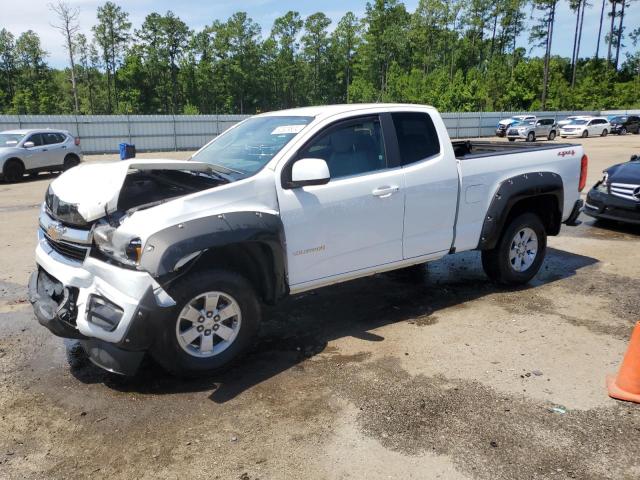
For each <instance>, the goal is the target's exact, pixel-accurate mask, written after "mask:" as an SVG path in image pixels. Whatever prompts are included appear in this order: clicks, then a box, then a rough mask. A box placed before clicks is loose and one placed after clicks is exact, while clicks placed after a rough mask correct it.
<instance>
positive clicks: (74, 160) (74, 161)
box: [62, 153, 80, 172]
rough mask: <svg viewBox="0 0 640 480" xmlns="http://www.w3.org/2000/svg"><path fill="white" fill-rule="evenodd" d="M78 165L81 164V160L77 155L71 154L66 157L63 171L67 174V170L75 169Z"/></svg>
mask: <svg viewBox="0 0 640 480" xmlns="http://www.w3.org/2000/svg"><path fill="white" fill-rule="evenodd" d="M78 164H80V159H79V158H78V157H77V156H76V155H74V154H72V153H70V154H68V155H67V156H66V157H64V164H63V165H62V170H64V171H65V172H66V171H67V170H69V169H70V168H73V167H75V166H76V165H78Z"/></svg>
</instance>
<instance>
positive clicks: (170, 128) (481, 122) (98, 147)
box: [0, 111, 622, 153]
mask: <svg viewBox="0 0 640 480" xmlns="http://www.w3.org/2000/svg"><path fill="white" fill-rule="evenodd" d="M618 112H620V113H622V111H615V112H613V111H612V112H611V113H618ZM607 113H609V112H602V114H603V115H604V114H607ZM521 114H533V115H537V116H538V117H549V118H555V119H558V120H560V119H562V118H564V117H566V116H568V115H578V114H582V115H598V114H600V112H597V111H589V112H568V111H567V112H460V113H443V114H442V118H443V119H444V122H445V125H446V126H447V130H448V131H449V135H450V136H451V138H471V137H487V136H492V135H494V134H495V129H496V126H497V124H498V122H499V121H500V120H501V119H503V118H508V117H511V116H512V115H521ZM244 118H247V115H78V116H75V115H0V131H2V130H11V129H18V128H54V129H61V130H68V131H69V132H71V134H72V135H75V136H78V137H80V138H81V140H82V149H83V151H84V152H85V153H107V152H117V151H118V144H120V143H123V142H126V143H132V144H134V145H135V146H136V150H138V151H163V150H195V149H198V148H200V147H201V146H202V145H204V144H205V143H207V142H208V141H209V140H211V139H212V138H214V137H216V136H217V135H218V134H220V133H221V132H224V131H225V130H226V129H227V128H229V127H230V126H232V125H234V124H235V123H237V122H239V121H240V120H242V119H244Z"/></svg>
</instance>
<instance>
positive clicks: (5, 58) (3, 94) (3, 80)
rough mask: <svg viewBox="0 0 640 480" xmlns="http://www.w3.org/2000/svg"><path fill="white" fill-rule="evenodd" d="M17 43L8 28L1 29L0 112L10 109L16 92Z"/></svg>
mask: <svg viewBox="0 0 640 480" xmlns="http://www.w3.org/2000/svg"><path fill="white" fill-rule="evenodd" d="M15 75H16V43H15V38H14V36H13V34H12V33H11V32H10V31H8V30H7V29H5V28H3V29H2V30H0V112H1V111H3V110H5V111H6V110H8V109H9V106H10V105H11V101H12V99H13V96H14V93H15Z"/></svg>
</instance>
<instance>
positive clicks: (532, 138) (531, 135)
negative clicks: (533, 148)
mask: <svg viewBox="0 0 640 480" xmlns="http://www.w3.org/2000/svg"><path fill="white" fill-rule="evenodd" d="M535 141H536V134H535V133H533V132H529V135H527V142H535Z"/></svg>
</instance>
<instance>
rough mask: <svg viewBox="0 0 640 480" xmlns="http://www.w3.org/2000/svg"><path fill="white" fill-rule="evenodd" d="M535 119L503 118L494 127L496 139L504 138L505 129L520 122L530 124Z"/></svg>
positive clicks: (527, 117) (522, 117) (521, 116)
mask: <svg viewBox="0 0 640 480" xmlns="http://www.w3.org/2000/svg"><path fill="white" fill-rule="evenodd" d="M535 119H536V116H535V115H514V116H513V117H510V118H505V119H503V120H500V121H499V122H498V126H497V127H496V135H497V136H498V137H506V135H507V129H508V128H509V127H512V126H513V125H515V124H517V123H521V122H531V121H533V120H535Z"/></svg>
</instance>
